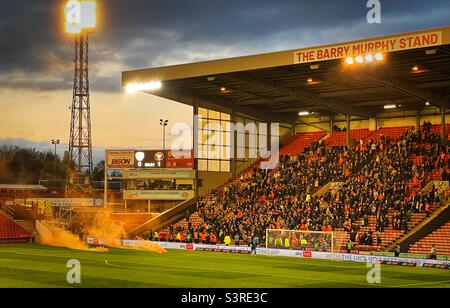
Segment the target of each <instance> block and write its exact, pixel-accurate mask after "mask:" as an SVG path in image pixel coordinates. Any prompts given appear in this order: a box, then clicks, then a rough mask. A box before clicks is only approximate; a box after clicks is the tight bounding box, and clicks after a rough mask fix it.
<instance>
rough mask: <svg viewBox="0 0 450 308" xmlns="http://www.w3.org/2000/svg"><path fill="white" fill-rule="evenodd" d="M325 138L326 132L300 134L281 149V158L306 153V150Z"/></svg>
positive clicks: (291, 138) (290, 139)
mask: <svg viewBox="0 0 450 308" xmlns="http://www.w3.org/2000/svg"><path fill="white" fill-rule="evenodd" d="M324 136H325V133H324V132H314V133H298V134H296V135H295V136H292V137H290V138H289V139H288V140H287V141H286V145H285V146H283V147H282V148H281V149H280V156H285V155H287V156H294V155H299V154H301V153H303V152H304V150H305V148H307V147H309V146H311V144H313V143H316V142H318V141H319V140H320V139H322V138H323V137H324Z"/></svg>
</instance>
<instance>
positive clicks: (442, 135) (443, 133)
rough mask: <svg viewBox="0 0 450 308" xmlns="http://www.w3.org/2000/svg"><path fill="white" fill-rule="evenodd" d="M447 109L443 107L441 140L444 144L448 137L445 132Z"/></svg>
mask: <svg viewBox="0 0 450 308" xmlns="http://www.w3.org/2000/svg"><path fill="white" fill-rule="evenodd" d="M445 111H446V110H445V108H444V107H441V140H442V142H444V141H445V137H446V135H447V133H446V131H445Z"/></svg>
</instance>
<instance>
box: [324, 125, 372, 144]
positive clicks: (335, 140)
mask: <svg viewBox="0 0 450 308" xmlns="http://www.w3.org/2000/svg"><path fill="white" fill-rule="evenodd" d="M346 134H347V133H346V132H345V131H343V132H333V133H332V134H331V135H330V137H329V138H327V139H326V141H325V144H326V145H329V146H341V147H343V146H345V145H346V143H347V140H346ZM369 134H370V131H369V129H367V128H364V129H355V130H351V131H350V139H351V140H356V141H358V140H360V139H366V138H367V136H369Z"/></svg>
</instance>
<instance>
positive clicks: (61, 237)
mask: <svg viewBox="0 0 450 308" xmlns="http://www.w3.org/2000/svg"><path fill="white" fill-rule="evenodd" d="M41 228H46V231H47V232H40V234H39V237H38V239H37V241H38V243H40V244H43V245H48V246H56V247H64V248H69V249H76V250H82V251H98V252H107V251H108V249H107V248H101V247H97V248H90V247H89V245H88V244H87V243H85V242H83V241H80V239H79V238H78V237H77V236H76V235H74V234H72V233H70V232H68V231H66V230H64V229H62V228H59V227H56V226H49V225H47V224H44V225H43V226H42V227H41Z"/></svg>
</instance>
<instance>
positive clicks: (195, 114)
mask: <svg viewBox="0 0 450 308" xmlns="http://www.w3.org/2000/svg"><path fill="white" fill-rule="evenodd" d="M192 117H193V121H192V124H193V126H194V127H193V129H192V136H193V144H192V145H193V147H194V172H195V179H194V192H195V199H197V198H198V195H199V193H198V124H199V123H198V103H197V99H196V100H195V105H194V108H193V115H192Z"/></svg>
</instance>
